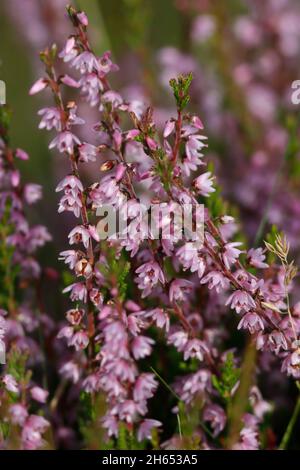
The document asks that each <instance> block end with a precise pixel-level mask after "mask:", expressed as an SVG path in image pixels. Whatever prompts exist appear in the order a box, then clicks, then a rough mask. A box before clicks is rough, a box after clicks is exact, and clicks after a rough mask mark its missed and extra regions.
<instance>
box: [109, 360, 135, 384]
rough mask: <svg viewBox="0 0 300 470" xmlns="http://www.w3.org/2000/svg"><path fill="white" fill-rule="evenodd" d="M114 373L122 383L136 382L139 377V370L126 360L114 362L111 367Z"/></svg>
mask: <svg viewBox="0 0 300 470" xmlns="http://www.w3.org/2000/svg"><path fill="white" fill-rule="evenodd" d="M110 366H111V368H112V370H113V373H114V374H115V375H116V377H118V378H119V380H121V381H124V382H126V381H128V382H131V383H134V382H135V379H136V376H137V369H136V366H135V365H134V364H133V363H129V362H128V361H126V360H124V359H118V360H116V361H114V362H113V363H112V364H111V365H110Z"/></svg>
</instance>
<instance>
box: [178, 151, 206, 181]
mask: <svg viewBox="0 0 300 470" xmlns="http://www.w3.org/2000/svg"><path fill="white" fill-rule="evenodd" d="M201 158H202V155H201V156H200V155H193V156H192V157H190V158H187V157H186V158H184V159H183V161H182V165H181V168H182V171H183V173H184V174H185V175H186V176H187V177H189V176H190V174H191V172H192V171H196V170H197V168H198V166H200V165H204V163H203V162H202V160H201Z"/></svg>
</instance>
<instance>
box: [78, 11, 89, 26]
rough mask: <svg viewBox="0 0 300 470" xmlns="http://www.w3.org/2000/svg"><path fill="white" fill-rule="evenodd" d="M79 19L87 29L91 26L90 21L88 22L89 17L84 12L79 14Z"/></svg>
mask: <svg viewBox="0 0 300 470" xmlns="http://www.w3.org/2000/svg"><path fill="white" fill-rule="evenodd" d="M76 16H77V18H78V20H79V22H80V23H81V24H82V25H83V26H85V27H87V26H88V25H89V20H88V17H87V16H86V14H85V13H84V11H81V12H80V13H77V15H76Z"/></svg>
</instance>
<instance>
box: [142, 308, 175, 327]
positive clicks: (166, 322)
mask: <svg viewBox="0 0 300 470" xmlns="http://www.w3.org/2000/svg"><path fill="white" fill-rule="evenodd" d="M145 318H150V319H152V320H153V321H154V323H155V324H156V326H157V327H158V328H165V330H166V333H168V331H169V329H170V319H169V316H168V314H167V313H166V312H164V310H163V309H162V308H155V309H153V310H148V311H147V312H145Z"/></svg>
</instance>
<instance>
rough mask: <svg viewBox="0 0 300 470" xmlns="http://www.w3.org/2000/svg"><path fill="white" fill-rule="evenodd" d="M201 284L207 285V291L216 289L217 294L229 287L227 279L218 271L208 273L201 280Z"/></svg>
mask: <svg viewBox="0 0 300 470" xmlns="http://www.w3.org/2000/svg"><path fill="white" fill-rule="evenodd" d="M200 282H201V284H208V288H209V289H216V292H217V293H220V292H221V291H222V290H225V289H227V288H228V287H229V285H230V283H229V281H228V279H227V278H226V277H225V276H223V274H222V273H221V272H220V271H210V272H209V273H208V274H206V276H204V277H203V278H202V279H201V281H200Z"/></svg>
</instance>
